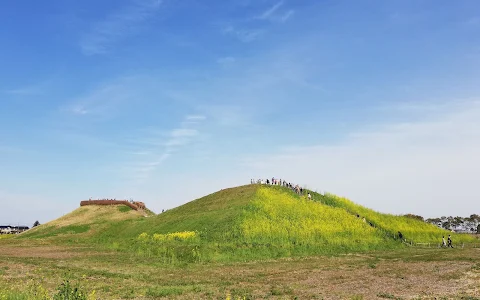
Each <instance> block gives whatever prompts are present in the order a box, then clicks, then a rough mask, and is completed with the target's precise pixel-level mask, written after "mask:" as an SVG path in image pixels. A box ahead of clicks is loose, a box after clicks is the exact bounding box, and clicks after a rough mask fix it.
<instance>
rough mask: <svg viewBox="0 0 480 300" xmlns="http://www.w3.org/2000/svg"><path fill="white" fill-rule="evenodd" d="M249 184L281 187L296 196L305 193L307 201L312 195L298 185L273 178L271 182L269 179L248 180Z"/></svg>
mask: <svg viewBox="0 0 480 300" xmlns="http://www.w3.org/2000/svg"><path fill="white" fill-rule="evenodd" d="M250 184H268V185H277V186H283V187H286V188H289V189H291V190H292V191H293V192H295V193H296V194H297V195H305V193H306V196H307V198H308V200H312V194H311V193H310V192H308V191H306V190H305V189H304V188H303V187H301V186H300V185H299V184H294V183H291V182H287V181H286V180H282V179H277V178H275V177H273V178H272V179H271V180H270V179H257V180H255V179H250Z"/></svg>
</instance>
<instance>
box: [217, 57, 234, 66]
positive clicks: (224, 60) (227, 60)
mask: <svg viewBox="0 0 480 300" xmlns="http://www.w3.org/2000/svg"><path fill="white" fill-rule="evenodd" d="M236 61H237V60H236V59H235V57H231V56H226V57H220V58H218V59H217V63H218V64H219V65H222V66H228V65H231V64H233V63H235V62H236Z"/></svg>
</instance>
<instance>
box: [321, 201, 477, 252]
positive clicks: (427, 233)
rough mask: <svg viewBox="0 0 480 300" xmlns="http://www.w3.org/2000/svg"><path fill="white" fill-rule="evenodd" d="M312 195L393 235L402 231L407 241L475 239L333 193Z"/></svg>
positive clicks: (465, 240) (458, 241) (466, 240)
mask: <svg viewBox="0 0 480 300" xmlns="http://www.w3.org/2000/svg"><path fill="white" fill-rule="evenodd" d="M312 195H313V199H314V200H315V201H318V202H320V203H323V204H325V205H329V206H332V207H337V208H342V209H344V210H345V211H347V212H349V213H350V214H352V215H355V216H356V215H359V216H360V218H365V219H366V220H367V222H368V223H371V224H373V225H374V226H375V227H376V228H378V229H380V230H382V231H384V232H385V233H386V234H387V235H389V236H391V237H396V236H398V232H401V233H402V235H403V237H404V239H406V240H407V242H413V243H439V242H441V238H442V236H445V238H447V236H448V235H449V234H450V235H452V237H453V239H454V240H455V242H457V243H470V242H473V241H474V240H473V238H472V236H470V235H465V234H454V233H451V232H449V231H447V230H443V229H440V228H438V227H436V226H434V225H432V224H429V223H426V222H422V221H420V220H416V219H412V218H409V217H406V216H396V215H391V214H383V213H379V212H376V211H374V210H372V209H369V208H366V207H363V206H361V205H358V204H356V203H354V202H352V201H350V200H349V199H347V198H343V197H338V196H336V195H333V194H326V195H320V194H318V193H313V192H312Z"/></svg>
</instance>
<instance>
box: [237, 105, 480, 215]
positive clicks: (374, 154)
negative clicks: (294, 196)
mask: <svg viewBox="0 0 480 300" xmlns="http://www.w3.org/2000/svg"><path fill="white" fill-rule="evenodd" d="M420 106H421V105H417V106H415V108H414V109H415V110H418V109H421V110H423V111H431V114H429V117H425V118H423V119H421V120H417V121H409V122H401V123H395V124H389V125H383V126H376V127H375V128H372V129H370V130H368V131H364V130H357V131H354V132H352V133H351V134H350V135H348V136H347V137H346V138H345V139H344V140H343V141H342V142H338V143H335V144H327V145H321V144H320V145H311V146H290V147H284V148H283V149H280V150H278V152H277V151H273V150H272V151H270V154H269V155H268V156H256V157H250V158H248V159H246V160H245V166H247V167H249V168H251V170H252V172H255V173H257V174H259V176H266V175H265V174H267V175H268V174H273V175H274V176H278V177H281V178H287V179H289V180H295V181H296V182H299V183H305V184H306V185H307V186H308V187H310V188H312V189H318V190H319V191H325V190H326V191H330V192H334V193H337V194H341V195H344V196H347V197H349V198H351V199H352V200H354V201H355V202H359V203H361V204H363V205H366V206H368V207H371V208H374V209H377V210H380V211H383V212H390V213H398V214H401V213H417V214H422V215H425V216H435V215H436V216H439V215H444V214H448V215H450V214H459V215H461V214H463V215H469V214H471V213H472V209H474V207H475V204H476V203H475V202H474V201H475V200H474V198H472V196H471V195H475V194H476V193H477V183H476V178H478V177H479V176H480V160H479V159H478V152H479V151H480V102H479V101H474V100H472V101H452V102H451V103H450V104H449V105H444V106H443V109H438V107H430V105H426V106H425V107H420ZM268 176H272V175H268ZM453 203H455V207H453V206H452V205H453Z"/></svg>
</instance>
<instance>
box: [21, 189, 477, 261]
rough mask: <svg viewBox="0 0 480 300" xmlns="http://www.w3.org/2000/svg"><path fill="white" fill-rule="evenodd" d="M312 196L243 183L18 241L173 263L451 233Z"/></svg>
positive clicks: (388, 244)
mask: <svg viewBox="0 0 480 300" xmlns="http://www.w3.org/2000/svg"><path fill="white" fill-rule="evenodd" d="M312 195H313V200H314V201H311V200H308V199H306V197H305V196H299V195H297V194H295V193H293V192H292V191H291V190H289V189H287V188H284V187H278V186H265V185H247V186H241V187H236V188H231V189H225V190H222V191H219V192H217V193H214V194H211V195H208V196H205V197H203V198H200V199H197V200H195V201H192V202H189V203H187V204H185V205H182V206H180V207H177V208H175V209H172V210H169V211H167V212H164V213H162V214H159V215H156V216H152V217H149V218H145V217H143V216H142V214H141V213H139V212H137V211H134V210H131V209H130V208H128V207H126V206H85V207H81V208H79V209H77V210H75V211H74V212H72V213H70V214H68V215H66V216H63V217H61V218H60V219H58V220H55V221H53V222H50V223H47V224H45V225H42V226H39V227H37V228H35V229H33V230H31V231H28V232H27V233H24V234H22V235H21V236H20V238H21V239H40V238H41V239H46V240H50V241H51V242H53V243H68V242H72V243H75V245H78V244H87V245H94V246H95V247H102V248H104V249H114V250H118V251H126V252H132V253H136V254H139V255H146V256H156V257H159V258H160V259H161V260H162V261H164V262H165V263H173V262H178V261H181V262H199V261H212V260H214V261H233V260H251V259H265V258H273V257H286V256H298V255H301V256H303V255H315V254H330V253H339V252H340V253H345V252H355V251H367V250H374V249H392V248H399V247H404V244H402V241H401V240H400V239H398V236H397V233H398V231H401V232H402V234H403V235H404V237H405V238H406V239H407V240H408V241H413V242H425V243H439V242H440V241H441V237H442V235H448V234H449V232H447V231H445V230H441V229H438V228H436V227H435V226H433V225H430V224H427V223H424V222H421V221H418V220H414V219H410V218H407V217H400V216H394V215H388V214H381V213H378V212H375V211H373V210H371V209H367V208H365V207H362V206H360V205H357V204H355V203H353V202H351V201H350V200H348V199H345V198H341V197H337V196H335V195H331V194H327V195H320V194H317V193H313V192H312ZM357 215H359V216H360V217H357ZM363 218H365V219H366V222H364V221H363ZM453 239H454V242H455V243H459V242H470V241H471V240H473V238H471V237H470V236H466V235H453Z"/></svg>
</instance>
